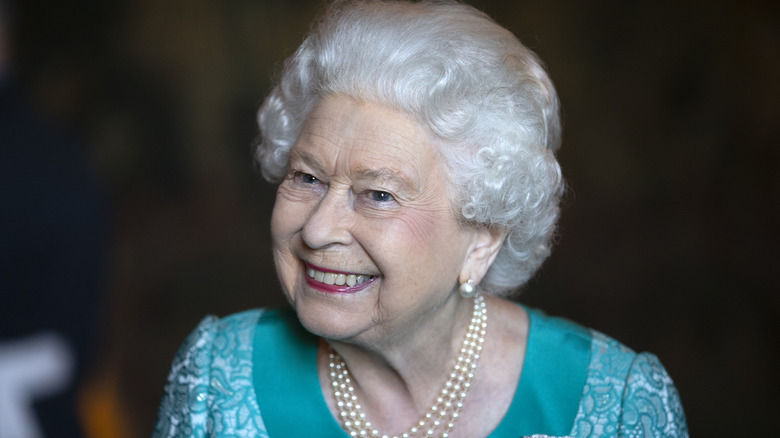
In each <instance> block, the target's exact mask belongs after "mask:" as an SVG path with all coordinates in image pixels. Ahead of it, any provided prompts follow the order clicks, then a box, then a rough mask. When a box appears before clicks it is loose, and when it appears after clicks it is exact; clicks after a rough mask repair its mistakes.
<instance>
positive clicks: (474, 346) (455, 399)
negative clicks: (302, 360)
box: [329, 295, 487, 438]
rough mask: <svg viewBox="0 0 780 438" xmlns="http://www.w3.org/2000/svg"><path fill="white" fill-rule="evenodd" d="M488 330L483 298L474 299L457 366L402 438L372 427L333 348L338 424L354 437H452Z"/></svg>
mask: <svg viewBox="0 0 780 438" xmlns="http://www.w3.org/2000/svg"><path fill="white" fill-rule="evenodd" d="M486 330H487V306H485V299H484V298H483V297H482V295H477V297H476V298H475V299H474V313H473V315H472V317H471V323H470V324H469V328H468V330H467V332H466V337H465V339H464V340H463V346H462V347H461V349H460V354H458V359H457V361H456V362H455V366H454V367H453V369H452V372H451V373H450V375H449V378H448V379H447V381H446V382H445V383H444V387H443V388H442V389H441V391H440V392H439V395H438V396H437V397H436V400H435V401H434V403H433V406H431V407H430V409H428V411H427V412H426V413H425V415H424V416H423V417H422V418H421V419H420V420H419V421H418V422H417V423H415V424H414V425H413V426H412V427H411V428H409V429H408V430H407V431H406V432H404V433H402V434H401V435H385V434H382V433H380V432H379V431H378V430H376V429H374V428H373V425H372V424H371V422H370V421H369V420H368V418H367V417H366V414H365V413H364V412H363V410H362V407H361V406H360V403H359V401H358V398H357V395H356V394H355V388H354V387H353V386H352V375H351V373H350V372H349V369H348V368H347V364H346V363H344V360H343V359H342V358H341V356H339V355H338V353H336V352H335V351H334V350H333V348H330V354H329V356H330V363H329V368H330V385H331V389H332V390H333V398H334V399H335V401H336V407H337V408H338V410H339V421H340V422H341V425H342V426H343V427H344V430H346V431H347V432H349V435H350V436H353V437H381V438H412V437H420V436H422V437H432V436H433V434H434V433H435V432H436V431H437V430H442V433H441V435H440V437H442V438H449V436H450V432H451V431H452V428H453V427H454V426H455V421H456V420H457V419H458V416H459V415H460V410H461V409H462V408H463V401H464V400H465V399H466V395H467V394H468V391H469V388H470V387H471V381H472V380H473V379H474V373H475V372H476V370H477V362H478V361H479V355H480V352H481V351H482V344H483V343H484V342H485V334H486Z"/></svg>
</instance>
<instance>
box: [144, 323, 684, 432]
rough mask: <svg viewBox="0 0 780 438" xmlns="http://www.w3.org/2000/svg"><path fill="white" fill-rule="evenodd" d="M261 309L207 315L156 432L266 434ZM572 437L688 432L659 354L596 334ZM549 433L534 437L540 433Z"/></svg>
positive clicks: (177, 364)
mask: <svg viewBox="0 0 780 438" xmlns="http://www.w3.org/2000/svg"><path fill="white" fill-rule="evenodd" d="M262 313H263V311H262V310H252V311H247V312H242V313H238V314H235V315H231V316H229V317H227V318H223V319H218V318H216V317H213V316H210V317H206V318H205V319H204V320H203V321H201V323H200V324H199V325H198V327H197V328H196V329H195V330H194V331H193V333H192V334H191V335H190V336H189V337H188V338H187V340H186V341H185V343H184V345H182V347H181V349H180V350H179V352H178V354H177V355H176V358H175V359H174V362H173V365H172V368H171V372H170V374H169V376H168V382H167V384H166V387H165V395H164V397H163V401H162V405H161V406H160V414H159V418H158V422H157V425H156V427H155V430H154V433H153V435H152V436H153V437H154V438H163V437H171V438H174V437H176V438H182V437H199V438H200V437H215V438H216V437H231V438H232V437H241V438H244V437H246V438H248V437H257V438H268V434H267V432H266V429H265V425H264V423H263V419H262V415H261V412H260V408H259V406H258V404H257V400H256V398H255V397H256V396H255V391H254V386H253V379H252V348H253V336H254V328H255V326H256V324H257V321H258V319H259V318H260V316H261V315H262ZM591 349H592V355H591V362H590V365H589V368H588V377H587V381H586V384H585V387H584V388H583V396H582V399H581V401H580V406H579V411H578V412H577V416H576V418H575V420H574V428H573V429H572V432H571V434H570V435H571V436H572V437H625V438H633V437H669V436H671V437H687V436H688V428H687V425H686V422H685V414H684V413H683V409H682V405H681V403H680V398H679V395H678V393H677V390H676V389H675V387H674V384H673V383H672V380H671V378H670V377H669V375H668V374H667V373H666V370H664V368H663V366H662V365H661V363H660V362H659V361H658V359H657V358H656V357H655V356H653V355H652V354H649V353H641V354H636V353H634V352H633V351H631V350H630V349H628V348H626V347H625V346H623V345H622V344H620V343H618V342H617V341H615V340H614V339H611V338H609V337H607V336H605V335H603V334H601V333H598V332H593V342H592V346H591ZM542 436H543V435H534V437H542Z"/></svg>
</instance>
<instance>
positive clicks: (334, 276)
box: [306, 264, 377, 292]
mask: <svg viewBox="0 0 780 438" xmlns="http://www.w3.org/2000/svg"><path fill="white" fill-rule="evenodd" d="M376 278H377V277H376V276H375V275H369V274H355V273H349V272H341V271H333V270H330V269H325V268H320V267H316V266H313V265H309V264H307V265H306V280H307V283H309V284H310V285H311V286H313V287H315V288H317V289H320V290H323V291H326V292H357V291H359V290H362V289H365V288H366V287H368V286H370V285H371V283H373V282H374V280H375V279H376Z"/></svg>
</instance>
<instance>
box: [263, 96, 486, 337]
mask: <svg viewBox="0 0 780 438" xmlns="http://www.w3.org/2000/svg"><path fill="white" fill-rule="evenodd" d="M447 181H448V178H447V175H446V171H445V168H444V165H443V164H442V163H441V160H440V159H439V158H438V157H437V155H436V153H435V150H434V147H433V145H432V143H431V138H430V137H429V136H428V135H427V134H426V132H425V131H424V130H423V129H422V128H421V127H420V126H418V125H417V124H416V123H415V122H414V121H412V120H411V119H409V118H407V117H406V116H405V115H403V114H401V113H398V112H395V111H392V110H390V109H387V108H385V107H382V106H379V105H376V104H372V103H359V102H356V101H354V100H352V99H350V98H347V97H342V96H329V97H325V98H323V99H322V100H321V101H320V102H319V104H318V105H317V107H316V108H315V109H314V110H313V111H312V112H311V114H310V116H309V118H308V119H307V121H306V123H305V125H304V128H303V130H302V132H301V134H300V136H299V139H298V141H297V142H296V144H295V145H294V146H293V147H292V149H291V151H290V165H289V172H288V174H287V176H286V178H285V179H284V181H283V182H282V183H281V185H280V186H279V189H278V192H277V195H276V204H275V206H274V211H273V217H272V223H271V232H272V235H273V245H274V257H275V261H276V267H277V271H278V274H279V278H280V280H281V283H282V287H283V289H284V292H285V293H286V294H287V297H288V299H289V301H290V302H291V303H292V305H293V307H294V308H295V310H296V312H297V313H298V317H299V318H300V320H301V322H302V323H303V325H304V326H305V327H306V328H307V329H308V330H309V331H311V332H312V333H315V334H318V335H320V336H323V337H325V338H327V339H332V340H358V339H370V338H372V337H374V338H376V337H380V338H381V337H389V338H392V337H393V336H396V335H398V336H403V333H404V332H409V331H410V330H419V329H421V328H423V327H422V326H424V325H425V324H426V322H427V321H431V320H434V319H435V318H432V316H433V315H435V314H436V312H437V310H438V309H442V308H443V304H444V303H445V302H446V301H447V300H450V299H456V298H453V297H457V293H456V292H453V291H454V288H455V286H456V285H457V284H458V277H459V274H460V273H461V270H462V269H463V267H464V263H466V260H467V258H468V257H467V255H468V251H469V247H470V246H471V245H472V243H473V242H474V239H475V234H474V232H472V231H469V230H468V229H466V228H463V227H461V226H460V225H459V223H458V221H457V219H456V218H455V216H454V215H453V213H452V208H451V203H450V198H449V191H448V190H449V186H448V182H447ZM386 340H387V341H391V339H386Z"/></svg>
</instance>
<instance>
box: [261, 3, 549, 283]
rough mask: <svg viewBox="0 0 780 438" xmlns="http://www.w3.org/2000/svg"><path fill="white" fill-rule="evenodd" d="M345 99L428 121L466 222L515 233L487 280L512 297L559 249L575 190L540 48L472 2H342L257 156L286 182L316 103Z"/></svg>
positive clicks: (282, 90) (287, 84)
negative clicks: (566, 206) (564, 171)
mask: <svg viewBox="0 0 780 438" xmlns="http://www.w3.org/2000/svg"><path fill="white" fill-rule="evenodd" d="M326 95H346V96H351V97H353V98H355V99H358V100H363V101H371V102H375V103H379V104H383V105H386V106H388V107H391V108H393V109H396V110H399V111H402V112H403V113H405V114H407V115H409V116H411V117H412V118H413V119H415V120H417V121H418V122H419V123H420V124H421V126H423V127H426V128H427V129H429V130H430V131H431V132H432V133H433V134H435V136H436V137H437V138H438V139H440V140H441V141H437V142H436V143H437V147H438V148H439V152H440V154H441V155H442V156H443V157H444V161H445V162H446V164H447V166H448V168H449V170H450V172H451V181H450V183H451V184H452V187H453V188H454V189H455V190H454V192H455V196H456V198H457V199H453V204H454V205H455V206H456V207H455V210H456V214H458V213H459V214H460V215H461V218H460V220H461V221H463V222H464V223H466V224H470V225H475V226H479V227H486V228H490V229H497V230H503V231H505V232H506V233H507V237H506V239H505V241H504V243H503V245H502V247H501V249H500V250H499V253H498V256H497V257H496V260H495V262H494V263H493V264H492V266H491V267H490V269H489V270H488V272H487V274H486V276H485V278H484V279H483V280H482V282H481V287H482V289H483V290H485V291H486V292H489V293H494V294H499V295H509V294H511V293H512V292H513V291H515V290H517V289H518V288H519V287H520V286H521V285H522V284H524V283H525V282H526V281H527V280H528V279H529V278H530V277H531V276H532V275H533V274H534V272H535V271H536V270H537V269H538V268H539V266H540V265H541V264H542V262H543V261H544V260H545V259H546V258H547V256H548V255H549V254H550V242H551V240H552V237H553V234H554V232H555V225H556V222H557V219H558V215H559V208H558V204H559V200H560V197H561V195H562V193H563V190H564V184H563V179H562V176H561V170H560V166H559V165H558V162H557V160H556V159H555V155H554V153H553V152H554V151H555V150H557V149H558V147H559V146H560V142H561V124H560V119H559V104H558V97H557V94H556V92H555V88H554V87H553V84H552V82H551V81H550V79H549V77H548V76H547V74H546V73H545V71H544V68H543V67H542V65H541V62H540V61H539V59H538V58H537V57H536V55H535V54H534V53H533V52H531V51H530V50H529V49H528V48H526V47H525V46H523V45H522V44H521V43H520V42H519V41H518V40H517V38H515V36H514V35H512V33H511V32H509V31H508V30H506V29H504V28H502V27H501V26H499V25H498V24H496V23H495V22H494V21H493V20H491V19H490V18H489V17H488V16H487V15H485V14H484V13H482V12H480V11H478V10H476V9H474V8H473V7H471V6H467V5H464V4H460V3H457V2H452V1H423V2H420V3H409V2H400V1H391V2H387V1H338V2H336V3H334V4H332V5H331V6H330V8H328V9H327V11H326V12H325V14H324V16H323V17H322V18H321V19H320V20H319V21H318V22H317V23H315V26H314V27H313V29H312V31H311V33H310V34H309V36H308V37H307V38H306V39H305V41H304V42H303V44H302V45H301V46H300V47H299V48H298V50H297V52H296V53H295V54H294V55H293V56H292V57H290V58H289V59H288V60H287V61H286V63H285V66H284V70H283V72H282V76H281V79H280V82H279V84H278V85H277V86H276V87H275V88H274V89H273V91H272V92H271V94H270V95H269V96H268V98H267V99H266V100H265V102H264V103H263V105H262V107H261V108H260V110H259V113H258V123H259V128H260V138H259V142H258V146H257V149H256V159H257V162H258V164H259V165H260V169H261V171H262V174H263V176H264V177H265V178H266V179H268V180H269V181H271V182H278V181H280V180H281V179H282V178H283V177H284V176H285V174H286V172H287V166H288V154H289V151H290V148H291V147H292V145H293V144H294V143H295V141H296V140H297V137H298V134H299V133H300V130H301V127H302V124H303V122H304V120H305V119H306V117H307V116H308V114H309V111H311V109H312V108H313V106H314V104H315V103H316V102H317V101H318V100H319V99H320V98H322V97H323V96H326Z"/></svg>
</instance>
